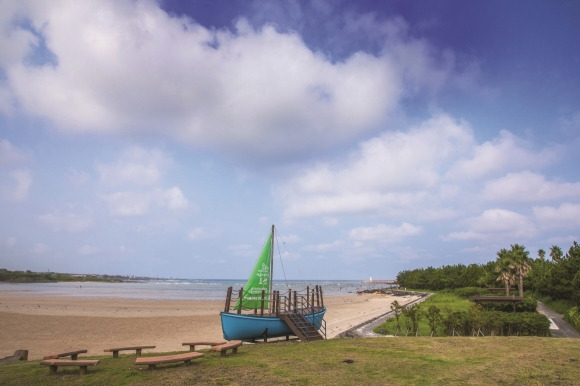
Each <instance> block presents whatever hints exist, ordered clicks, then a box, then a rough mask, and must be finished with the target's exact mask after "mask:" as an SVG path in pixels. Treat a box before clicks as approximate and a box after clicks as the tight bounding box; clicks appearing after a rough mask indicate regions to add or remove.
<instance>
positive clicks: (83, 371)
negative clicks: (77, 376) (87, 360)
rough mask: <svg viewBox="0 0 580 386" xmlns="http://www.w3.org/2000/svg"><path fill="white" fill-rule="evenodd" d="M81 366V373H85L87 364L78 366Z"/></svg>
mask: <svg viewBox="0 0 580 386" xmlns="http://www.w3.org/2000/svg"><path fill="white" fill-rule="evenodd" d="M80 368H81V375H86V373H87V366H80Z"/></svg>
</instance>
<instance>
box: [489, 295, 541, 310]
mask: <svg viewBox="0 0 580 386" xmlns="http://www.w3.org/2000/svg"><path fill="white" fill-rule="evenodd" d="M481 305H482V307H483V308H484V309H485V310H486V311H501V312H513V305H512V303H508V302H505V303H502V302H497V303H495V302H494V303H492V302H489V303H485V302H482V303H481ZM537 308H538V302H537V301H536V299H534V298H530V297H525V298H524V299H523V300H522V301H521V302H519V303H516V312H536V311H537Z"/></svg>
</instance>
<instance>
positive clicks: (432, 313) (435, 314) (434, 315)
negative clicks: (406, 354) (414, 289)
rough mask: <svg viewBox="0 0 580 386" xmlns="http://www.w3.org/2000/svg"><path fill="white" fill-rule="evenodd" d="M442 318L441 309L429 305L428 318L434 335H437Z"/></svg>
mask: <svg viewBox="0 0 580 386" xmlns="http://www.w3.org/2000/svg"><path fill="white" fill-rule="evenodd" d="M441 319H442V316H441V310H440V309H439V308H437V307H435V306H429V308H428V309H427V320H428V321H429V327H430V328H431V336H433V334H435V335H437V326H439V323H440V322H441Z"/></svg>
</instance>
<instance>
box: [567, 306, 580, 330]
mask: <svg viewBox="0 0 580 386" xmlns="http://www.w3.org/2000/svg"><path fill="white" fill-rule="evenodd" d="M565 319H566V321H567V322H568V323H570V324H571V325H572V326H574V328H575V329H576V330H578V331H580V309H579V308H578V307H577V306H576V307H572V308H570V309H569V310H568V312H567V313H566V315H565Z"/></svg>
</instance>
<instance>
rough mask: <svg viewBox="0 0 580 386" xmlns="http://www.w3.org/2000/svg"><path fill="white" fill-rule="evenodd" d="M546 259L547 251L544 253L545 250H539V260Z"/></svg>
mask: <svg viewBox="0 0 580 386" xmlns="http://www.w3.org/2000/svg"><path fill="white" fill-rule="evenodd" d="M545 257H546V251H544V250H543V249H538V258H539V259H540V260H544V258H545Z"/></svg>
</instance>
